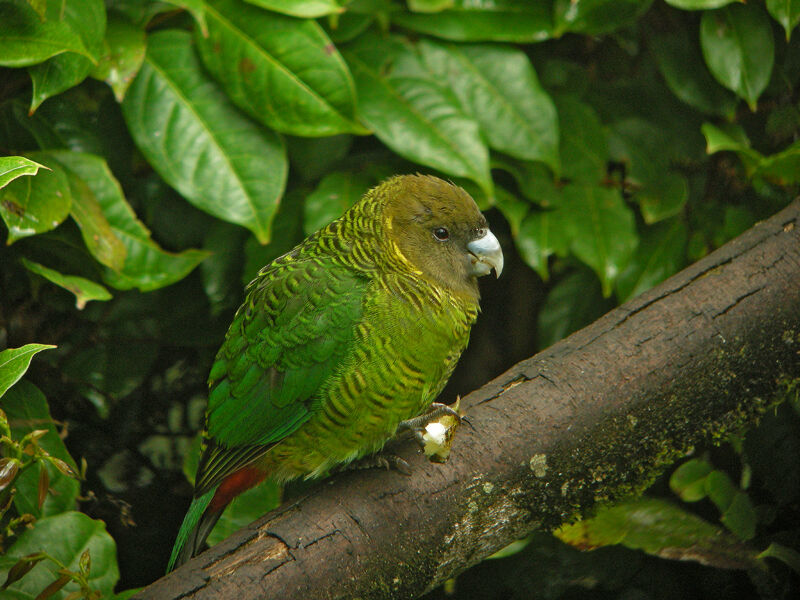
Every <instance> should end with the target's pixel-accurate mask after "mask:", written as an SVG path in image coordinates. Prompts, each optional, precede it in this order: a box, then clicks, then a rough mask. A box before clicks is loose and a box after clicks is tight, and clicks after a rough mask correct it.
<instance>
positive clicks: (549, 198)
mask: <svg viewBox="0 0 800 600" xmlns="http://www.w3.org/2000/svg"><path fill="white" fill-rule="evenodd" d="M492 168H493V169H503V170H504V171H507V172H509V173H511V175H512V176H513V177H514V180H515V181H516V183H517V185H518V186H519V191H520V192H522V195H523V196H525V197H526V198H527V199H528V200H530V201H531V202H535V203H536V204H538V205H539V206H541V207H542V208H554V207H556V206H558V205H559V204H561V190H560V189H559V187H558V181H557V179H556V178H554V176H553V173H552V172H551V171H550V170H549V169H548V168H547V167H546V166H544V164H542V163H538V162H531V161H521V160H514V159H511V158H506V157H499V156H494V157H493V158H492Z"/></svg>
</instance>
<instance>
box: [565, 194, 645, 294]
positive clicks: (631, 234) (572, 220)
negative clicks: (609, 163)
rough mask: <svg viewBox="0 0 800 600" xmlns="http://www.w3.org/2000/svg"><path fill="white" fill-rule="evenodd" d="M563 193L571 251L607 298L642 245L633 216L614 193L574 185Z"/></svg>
mask: <svg viewBox="0 0 800 600" xmlns="http://www.w3.org/2000/svg"><path fill="white" fill-rule="evenodd" d="M562 193H563V204H562V206H561V207H560V210H563V211H564V215H565V216H567V215H568V217H567V218H566V219H565V226H566V228H567V231H568V233H569V235H570V236H571V242H570V249H571V250H572V252H573V253H574V254H575V256H577V257H578V258H579V259H580V260H582V261H583V262H584V263H586V264H587V265H589V266H590V267H591V268H592V269H593V270H594V272H595V273H597V275H598V277H599V278H600V282H601V284H602V287H603V295H604V296H605V297H608V296H609V295H610V294H611V291H612V285H613V284H614V282H615V281H616V279H617V277H618V276H619V274H620V272H621V271H622V269H624V268H625V266H627V264H628V261H629V260H630V258H631V256H632V255H633V252H634V250H636V246H637V244H638V243H639V238H638V235H637V233H636V224H635V222H634V218H633V212H632V211H631V210H630V208H628V207H627V206H626V205H625V202H624V201H623V200H622V196H621V195H620V193H619V192H618V191H616V190H613V189H608V188H601V187H591V186H586V185H574V184H571V185H568V186H565V187H564V189H563V190H562Z"/></svg>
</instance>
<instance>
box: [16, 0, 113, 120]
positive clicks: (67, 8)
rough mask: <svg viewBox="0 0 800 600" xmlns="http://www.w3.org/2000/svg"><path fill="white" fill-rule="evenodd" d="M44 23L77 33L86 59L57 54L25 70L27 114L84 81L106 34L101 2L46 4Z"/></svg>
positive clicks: (81, 0)
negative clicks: (30, 91) (28, 94)
mask: <svg viewBox="0 0 800 600" xmlns="http://www.w3.org/2000/svg"><path fill="white" fill-rule="evenodd" d="M46 18H47V20H48V21H53V22H57V21H61V22H63V23H66V24H67V25H69V27H70V28H71V29H72V30H73V31H76V32H77V33H78V35H80V36H81V39H82V40H83V44H84V46H86V48H87V49H88V50H89V52H90V53H91V56H90V57H89V58H87V57H85V56H80V55H77V54H72V53H70V54H60V55H58V56H54V57H53V58H51V59H50V60H48V61H47V62H45V63H42V64H38V65H35V66H33V67H31V68H30V69H29V73H30V76H31V80H32V81H33V94H32V97H31V106H30V112H31V113H33V112H34V111H35V110H36V109H37V108H38V107H39V105H41V103H42V102H44V101H45V100H47V98H50V97H51V96H55V95H56V94H60V93H61V92H63V91H64V90H68V89H69V88H71V87H73V86H76V85H78V84H79V83H80V82H81V81H83V80H84V79H86V77H87V75H89V72H90V71H91V70H92V66H93V64H96V63H97V60H98V59H99V58H100V56H101V55H102V50H103V37H104V36H105V32H106V7H105V5H104V4H103V0H47V12H46Z"/></svg>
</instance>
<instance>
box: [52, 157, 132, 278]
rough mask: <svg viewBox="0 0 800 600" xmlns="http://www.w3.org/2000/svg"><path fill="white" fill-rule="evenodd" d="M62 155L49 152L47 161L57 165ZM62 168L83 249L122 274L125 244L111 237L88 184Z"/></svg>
mask: <svg viewBox="0 0 800 600" xmlns="http://www.w3.org/2000/svg"><path fill="white" fill-rule="evenodd" d="M64 154H66V151H64V152H60V151H51V152H49V153H48V157H49V158H51V159H52V160H55V161H56V162H57V163H59V160H58V159H59V157H63V156H64ZM67 160H69V158H68V159H67ZM73 160H74V158H73ZM59 164H61V163H59ZM61 166H62V167H67V168H66V169H65V173H66V175H67V181H68V182H69V189H70V192H71V194H72V206H71V207H70V211H69V212H70V216H71V217H72V218H73V220H74V221H75V223H77V224H78V227H79V228H80V230H81V236H82V237H83V242H84V243H85V244H86V248H88V250H89V252H91V253H92V255H93V256H94V257H95V258H96V259H97V261H98V262H100V263H101V264H103V265H105V266H107V267H109V268H110V269H113V270H114V271H119V270H121V269H122V267H123V266H124V265H125V257H126V256H127V254H128V251H127V249H126V248H125V244H123V243H122V240H121V239H119V237H117V235H116V234H115V233H114V230H113V229H112V228H111V224H110V223H109V222H108V219H106V216H105V215H104V214H103V209H102V208H101V207H100V203H99V202H98V201H97V198H96V197H95V195H94V192H92V190H91V188H90V187H89V184H87V183H86V182H85V181H84V180H83V179H82V178H81V177H79V176H78V175H77V174H76V173H75V172H73V171H71V170H70V169H69V168H68V167H69V164H67V165H63V164H61Z"/></svg>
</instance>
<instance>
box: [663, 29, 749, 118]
mask: <svg viewBox="0 0 800 600" xmlns="http://www.w3.org/2000/svg"><path fill="white" fill-rule="evenodd" d="M650 43H651V44H652V47H653V57H654V58H655V60H656V63H657V64H658V70H659V71H660V72H661V75H662V76H663V77H664V80H665V81H666V82H667V86H668V87H669V89H670V90H671V91H672V93H673V94H675V96H676V97H677V98H678V99H680V100H681V101H682V102H685V103H686V104H688V105H690V106H692V107H693V108H696V109H698V110H700V111H702V112H704V113H707V114H710V115H719V116H722V117H727V116H731V115H733V112H734V110H735V109H736V102H737V99H736V96H735V95H734V94H732V93H731V92H729V91H728V90H726V89H725V88H724V87H722V86H721V85H720V84H719V83H717V81H716V80H715V79H714V78H713V77H712V76H711V73H710V72H709V71H708V68H707V67H706V65H705V62H704V61H703V54H702V52H701V50H700V45H699V43H698V42H697V39H696V37H693V36H690V35H689V32H688V31H686V30H685V29H681V28H678V29H673V30H671V31H670V32H669V33H668V34H664V35H654V36H652V39H651V40H650Z"/></svg>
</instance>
